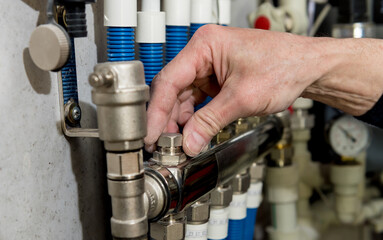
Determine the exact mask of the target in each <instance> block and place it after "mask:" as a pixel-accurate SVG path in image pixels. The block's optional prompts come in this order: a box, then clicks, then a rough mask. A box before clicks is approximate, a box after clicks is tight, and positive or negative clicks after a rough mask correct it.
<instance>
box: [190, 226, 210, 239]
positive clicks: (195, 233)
mask: <svg viewBox="0 0 383 240" xmlns="http://www.w3.org/2000/svg"><path fill="white" fill-rule="evenodd" d="M207 228H208V223H204V224H197V225H193V224H187V225H186V234H185V240H206V239H207Z"/></svg>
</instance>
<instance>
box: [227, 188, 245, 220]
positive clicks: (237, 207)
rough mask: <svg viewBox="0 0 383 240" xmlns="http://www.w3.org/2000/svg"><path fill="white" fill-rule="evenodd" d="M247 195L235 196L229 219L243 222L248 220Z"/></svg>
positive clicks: (230, 207)
mask: <svg viewBox="0 0 383 240" xmlns="http://www.w3.org/2000/svg"><path fill="white" fill-rule="evenodd" d="M246 200H247V193H243V194H233V200H232V201H231V203H230V206H229V219H231V220H241V219H244V218H246V211H247V208H246Z"/></svg>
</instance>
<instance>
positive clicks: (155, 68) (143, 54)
mask: <svg viewBox="0 0 383 240" xmlns="http://www.w3.org/2000/svg"><path fill="white" fill-rule="evenodd" d="M139 53H140V60H141V61H142V63H143V64H144V69H145V82H146V84H147V85H149V86H150V85H151V83H152V80H153V78H154V76H156V74H157V73H158V72H159V71H161V69H162V67H163V60H162V59H163V56H164V52H163V44H162V43H140V44H139Z"/></svg>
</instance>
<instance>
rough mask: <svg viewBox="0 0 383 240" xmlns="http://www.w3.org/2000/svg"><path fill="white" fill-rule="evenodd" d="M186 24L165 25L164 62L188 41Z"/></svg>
mask: <svg viewBox="0 0 383 240" xmlns="http://www.w3.org/2000/svg"><path fill="white" fill-rule="evenodd" d="M188 33H189V27H188V26H166V58H165V61H166V63H169V62H170V61H171V60H173V58H174V57H175V56H177V54H178V53H179V52H180V51H181V50H182V49H183V48H184V47H185V46H186V44H187V43H188V40H189V38H188V36H189V35H188Z"/></svg>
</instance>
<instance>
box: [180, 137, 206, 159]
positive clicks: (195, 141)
mask: <svg viewBox="0 0 383 240" xmlns="http://www.w3.org/2000/svg"><path fill="white" fill-rule="evenodd" d="M185 144H186V147H187V148H188V149H189V150H190V152H192V153H193V154H195V155H197V154H199V153H200V152H201V150H202V149H203V148H204V147H205V146H206V143H205V140H204V139H203V138H202V137H201V135H199V134H198V133H196V132H192V133H191V134H189V135H188V136H187V137H186V141H185Z"/></svg>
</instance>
